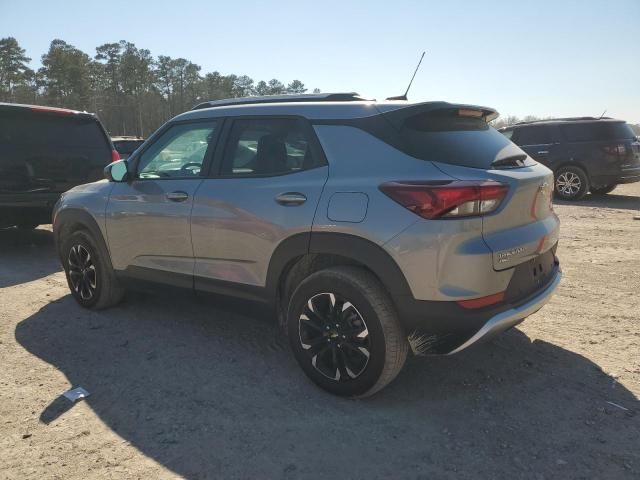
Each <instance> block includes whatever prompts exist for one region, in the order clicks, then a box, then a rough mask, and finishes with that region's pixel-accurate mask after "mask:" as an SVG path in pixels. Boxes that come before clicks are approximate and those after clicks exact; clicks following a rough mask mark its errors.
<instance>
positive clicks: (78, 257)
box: [67, 245, 97, 300]
mask: <svg viewBox="0 0 640 480" xmlns="http://www.w3.org/2000/svg"><path fill="white" fill-rule="evenodd" d="M67 263H68V265H69V280H70V282H71V287H72V288H73V290H74V291H75V292H76V293H77V294H78V295H80V298H82V299H83V300H89V299H91V298H93V296H94V294H95V292H96V287H97V275H96V267H95V265H94V264H93V259H92V258H91V254H90V253H89V251H88V250H87V249H86V248H85V247H83V246H82V245H75V246H73V247H71V250H70V251H69V257H68V259H67Z"/></svg>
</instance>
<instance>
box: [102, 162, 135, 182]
mask: <svg viewBox="0 0 640 480" xmlns="http://www.w3.org/2000/svg"><path fill="white" fill-rule="evenodd" d="M104 176H105V178H106V179H107V180H109V181H110V182H126V181H127V180H128V179H129V162H127V161H126V160H118V161H116V162H113V163H110V164H109V165H107V166H106V167H104Z"/></svg>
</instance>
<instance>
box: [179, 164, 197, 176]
mask: <svg viewBox="0 0 640 480" xmlns="http://www.w3.org/2000/svg"><path fill="white" fill-rule="evenodd" d="M191 167H196V168H198V169H200V168H202V165H201V164H200V163H195V162H191V163H185V164H184V165H183V166H182V167H180V173H184V174H187V173H189V174H190V175H197V173H196V172H195V171H194V169H192V168H191Z"/></svg>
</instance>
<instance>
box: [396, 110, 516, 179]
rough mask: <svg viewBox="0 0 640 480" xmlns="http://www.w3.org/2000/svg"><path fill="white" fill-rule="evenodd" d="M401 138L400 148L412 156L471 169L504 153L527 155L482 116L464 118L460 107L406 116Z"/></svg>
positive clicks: (483, 164) (488, 165) (484, 164)
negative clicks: (460, 112)
mask: <svg viewBox="0 0 640 480" xmlns="http://www.w3.org/2000/svg"><path fill="white" fill-rule="evenodd" d="M400 140H401V142H400V145H398V147H399V148H400V149H401V150H403V151H404V152H406V153H407V154H409V155H411V156H413V157H416V158H420V159H424V160H431V161H435V162H442V163H449V164H453V165H461V166H465V167H472V168H489V167H490V166H491V164H492V163H493V162H494V161H495V160H497V159H498V158H500V157H504V156H505V155H507V156H508V155H524V153H523V152H522V151H521V150H520V149H519V148H518V147H516V146H515V145H514V144H513V143H511V141H510V140H509V139H508V138H507V137H505V136H504V135H503V134H501V133H500V132H498V131H497V130H496V129H494V128H493V127H490V126H489V125H488V124H487V122H485V121H484V120H483V119H481V118H474V117H461V116H459V115H458V110H457V109H454V110H443V111H436V112H433V111H430V112H426V113H420V114H417V115H414V116H411V117H409V118H407V119H406V120H405V121H404V123H403V125H402V128H401V130H400Z"/></svg>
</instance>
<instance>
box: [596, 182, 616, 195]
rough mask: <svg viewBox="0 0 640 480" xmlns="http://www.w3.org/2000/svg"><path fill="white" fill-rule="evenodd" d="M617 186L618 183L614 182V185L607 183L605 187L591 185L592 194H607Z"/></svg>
mask: <svg viewBox="0 0 640 480" xmlns="http://www.w3.org/2000/svg"><path fill="white" fill-rule="evenodd" d="M617 186H618V185H617V184H615V183H614V184H613V185H605V186H604V187H591V194H592V195H606V194H607V193H611V192H613V191H614V190H615V188H616V187H617Z"/></svg>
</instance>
